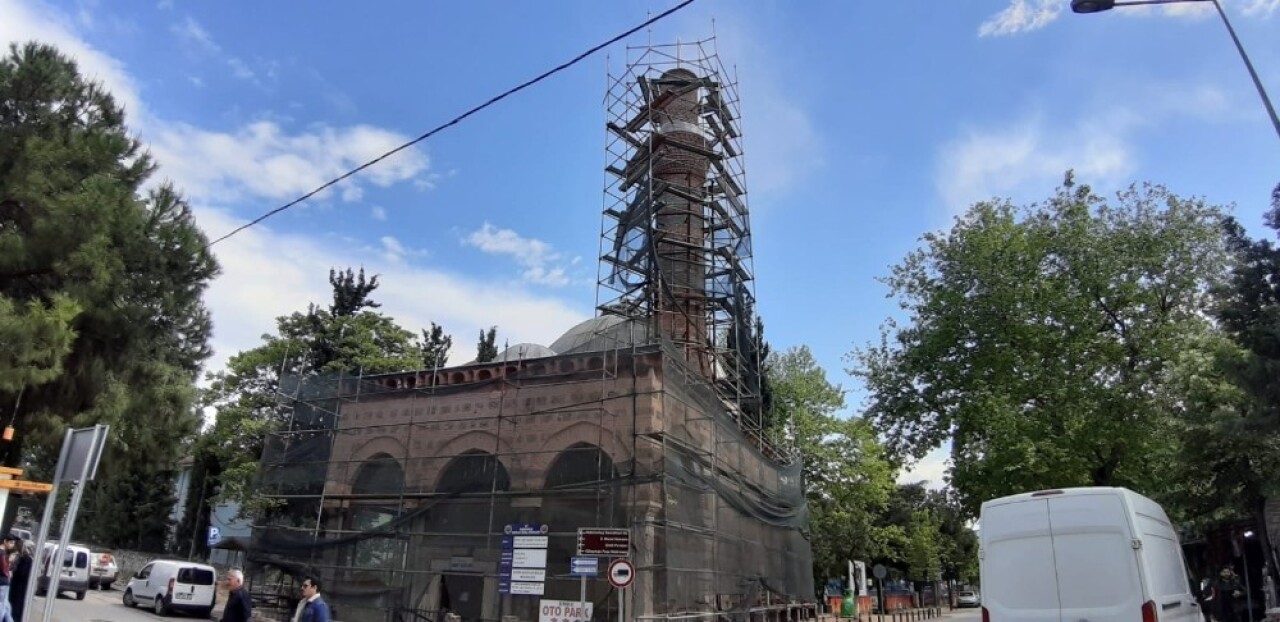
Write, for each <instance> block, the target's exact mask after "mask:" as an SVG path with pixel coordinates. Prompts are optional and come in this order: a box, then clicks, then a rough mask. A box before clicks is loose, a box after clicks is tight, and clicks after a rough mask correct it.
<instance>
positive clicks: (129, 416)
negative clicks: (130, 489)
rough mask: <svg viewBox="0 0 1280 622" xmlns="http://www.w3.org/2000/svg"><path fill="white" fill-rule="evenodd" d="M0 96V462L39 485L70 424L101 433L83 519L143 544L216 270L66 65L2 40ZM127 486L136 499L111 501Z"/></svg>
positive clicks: (185, 417)
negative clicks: (12, 433) (97, 427)
mask: <svg viewBox="0 0 1280 622" xmlns="http://www.w3.org/2000/svg"><path fill="white" fill-rule="evenodd" d="M0 102H4V104H3V106H2V107H0V342H2V343H4V344H5V345H6V346H8V345H9V344H17V345H18V347H17V348H13V349H11V348H6V349H5V353H4V354H3V355H0V417H3V418H4V420H5V421H6V422H7V421H10V420H11V421H13V422H14V427H15V428H16V429H17V431H18V434H17V437H16V438H15V440H14V442H11V443H8V444H6V445H4V446H3V452H4V458H3V461H4V463H5V464H7V465H17V464H19V463H22V462H23V461H24V460H30V461H31V464H32V465H33V468H32V469H31V471H32V472H31V476H32V477H33V478H37V479H38V478H41V477H47V476H48V473H49V471H50V470H51V469H52V467H53V463H54V461H55V460H56V457H57V452H58V448H59V444H60V441H61V438H62V433H63V431H64V430H65V429H66V428H67V427H68V426H74V427H83V426H86V425H91V424H93V423H98V422H103V423H108V424H110V425H111V426H112V427H111V436H110V438H109V440H108V445H107V450H106V453H105V454H104V456H103V460H102V464H101V466H100V468H99V473H98V481H96V482H95V484H94V485H93V487H91V488H89V489H88V490H87V491H86V495H87V496H86V501H85V505H86V510H87V511H88V510H93V509H96V511H97V512H98V515H97V517H96V518H95V521H94V522H95V523H100V524H102V525H104V529H107V528H115V527H117V526H129V528H131V529H132V530H133V532H134V533H133V535H132V539H128V538H126V536H125V535H124V534H123V533H115V534H114V535H110V537H111V538H112V539H113V540H114V541H115V542H119V543H121V544H124V543H126V542H134V543H144V542H154V534H157V533H159V534H163V533H165V532H167V530H168V516H169V512H168V509H167V508H166V509H164V510H163V511H157V510H155V507H158V505H163V502H164V500H165V499H166V498H171V494H172V493H171V491H170V490H168V488H169V487H170V485H169V482H170V481H171V476H172V471H173V466H174V462H175V461H176V460H177V458H178V455H179V451H180V449H181V446H182V443H183V442H184V441H185V440H186V439H185V438H184V437H189V436H190V435H191V434H193V433H194V432H195V430H196V428H197V427H198V424H199V416H198V415H197V414H196V413H195V412H194V411H193V410H192V408H191V405H192V400H193V399H194V395H193V390H194V388H193V383H194V380H195V378H196V374H197V373H198V371H199V368H200V365H201V364H202V362H203V361H204V360H205V358H207V357H208V355H209V346H208V340H209V334H210V327H211V322H210V318H209V314H208V311H207V310H206V309H205V307H204V304H203V301H202V294H203V292H204V290H205V288H206V286H207V284H208V282H209V280H210V279H211V278H213V276H215V275H216V273H217V270H218V268H217V264H216V262H215V261H214V259H213V256H212V255H211V254H210V252H209V251H208V250H207V248H206V246H207V239H206V238H205V237H204V234H203V233H202V232H201V231H200V229H199V228H198V227H197V226H196V224H195V221H194V217H193V215H192V213H191V209H190V207H189V206H188V205H187V203H186V201H184V200H183V198H182V196H181V195H180V194H179V193H178V192H177V191H176V190H175V189H173V188H172V187H171V186H169V185H167V184H162V185H160V186H158V187H155V188H152V189H151V190H149V191H145V192H144V190H143V184H144V183H145V182H146V181H147V179H148V177H149V176H150V175H151V174H152V172H153V171H154V169H155V163H154V162H153V161H152V160H151V158H150V156H149V155H148V154H147V153H146V152H145V150H144V149H143V148H142V145H141V144H140V143H139V142H138V141H137V140H136V139H134V138H132V137H131V136H130V133H129V131H128V128H127V127H126V126H125V117H124V111H123V110H122V109H121V108H120V106H119V105H117V103H116V102H115V100H114V99H113V98H112V96H111V94H110V93H108V92H107V91H106V90H105V89H103V88H102V87H101V86H100V85H98V84H94V83H91V82H89V81H87V80H86V79H85V78H83V77H82V76H81V75H80V74H79V71H78V70H77V67H76V64H75V63H74V62H73V61H72V60H70V59H69V58H67V57H65V56H63V55H61V54H60V53H59V52H58V51H57V50H56V49H54V48H52V47H50V46H47V45H41V44H36V43H29V44H25V45H22V46H17V45H15V46H12V47H11V48H10V52H9V54H8V55H7V56H5V57H4V58H0ZM19 397H21V399H19ZM126 481H137V482H141V483H142V484H140V485H145V489H144V490H141V491H135V492H136V493H137V494H135V495H134V496H132V497H129V498H130V499H132V500H133V501H132V502H127V503H126V502H119V501H115V502H113V501H112V500H111V496H112V495H113V494H119V495H120V496H121V498H124V497H126V496H127V495H126V492H127V491H125V490H124V489H123V488H120V487H119V486H122V485H124V484H123V482H126ZM129 494H133V493H129ZM87 523H88V522H87V521H86V523H82V524H87ZM148 546H149V545H148Z"/></svg>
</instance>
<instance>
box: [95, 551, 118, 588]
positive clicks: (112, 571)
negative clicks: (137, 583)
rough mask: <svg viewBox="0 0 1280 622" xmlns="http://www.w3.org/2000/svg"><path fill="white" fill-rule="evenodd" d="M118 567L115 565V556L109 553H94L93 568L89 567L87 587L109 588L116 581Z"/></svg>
mask: <svg viewBox="0 0 1280 622" xmlns="http://www.w3.org/2000/svg"><path fill="white" fill-rule="evenodd" d="M119 574H120V569H119V568H118V567H117V566H116V558H115V556H114V555H112V554H110V553H94V554H93V568H90V569H89V589H92V590H96V589H104V590H109V589H111V584H112V583H115V582H116V578H117V577H118V576H119Z"/></svg>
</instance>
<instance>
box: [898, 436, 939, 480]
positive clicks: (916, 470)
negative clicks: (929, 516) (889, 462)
mask: <svg viewBox="0 0 1280 622" xmlns="http://www.w3.org/2000/svg"><path fill="white" fill-rule="evenodd" d="M950 468H951V447H950V444H948V445H947V446H944V447H939V448H938V449H935V450H933V451H931V452H929V454H928V455H926V456H925V457H924V458H921V459H920V460H919V461H918V462H916V463H915V464H913V465H911V468H909V469H906V470H904V471H902V472H900V473H898V483H899V484H916V483H920V482H924V483H925V487H926V488H930V489H933V490H939V489H942V488H946V487H947V480H946V477H947V471H948V470H949V469H950Z"/></svg>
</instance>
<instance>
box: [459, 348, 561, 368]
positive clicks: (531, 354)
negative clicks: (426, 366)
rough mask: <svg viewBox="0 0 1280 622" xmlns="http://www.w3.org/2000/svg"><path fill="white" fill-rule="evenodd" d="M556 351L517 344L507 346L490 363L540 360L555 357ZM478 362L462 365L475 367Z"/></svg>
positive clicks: (468, 362) (473, 360) (473, 361)
mask: <svg viewBox="0 0 1280 622" xmlns="http://www.w3.org/2000/svg"><path fill="white" fill-rule="evenodd" d="M555 355H556V351H555V350H552V349H551V348H548V347H547V346H544V345H542V344H540V343H517V344H515V345H513V346H509V347H508V348H507V349H506V350H503V351H501V352H499V353H498V356H497V357H496V358H494V359H493V360H492V361H489V362H491V363H508V362H511V361H527V360H529V359H540V358H543V357H547V356H555ZM477 363H478V361H476V360H475V359H471V360H470V361H467V362H466V363H463V365H475V364H477Z"/></svg>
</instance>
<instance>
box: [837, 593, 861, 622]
mask: <svg viewBox="0 0 1280 622" xmlns="http://www.w3.org/2000/svg"><path fill="white" fill-rule="evenodd" d="M840 617H842V618H856V617H858V596H857V595H856V594H854V593H853V590H845V592H844V602H842V603H840Z"/></svg>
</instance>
